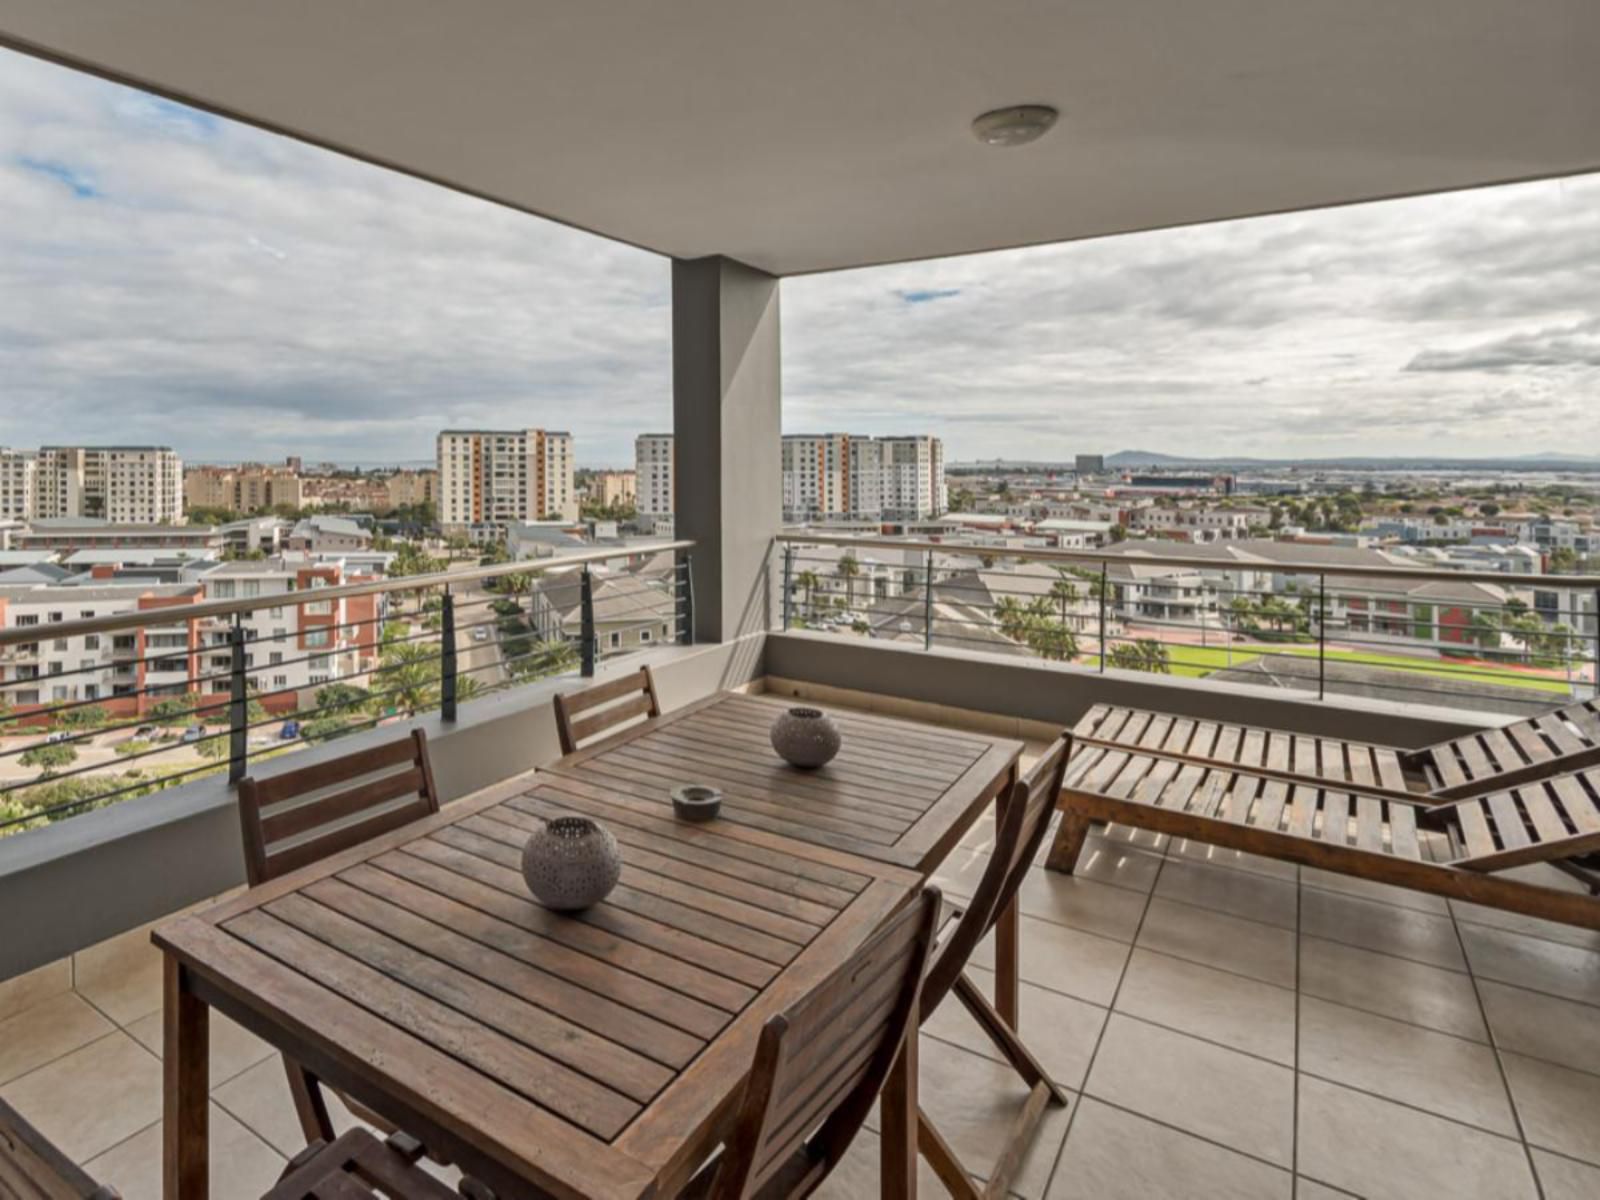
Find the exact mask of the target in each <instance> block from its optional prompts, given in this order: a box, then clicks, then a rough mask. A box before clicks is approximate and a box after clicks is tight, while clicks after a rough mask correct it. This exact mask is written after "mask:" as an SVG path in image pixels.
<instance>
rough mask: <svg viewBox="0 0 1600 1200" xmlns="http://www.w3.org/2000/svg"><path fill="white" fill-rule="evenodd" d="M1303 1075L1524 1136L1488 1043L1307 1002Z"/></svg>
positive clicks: (1303, 1021) (1322, 1002) (1302, 1034)
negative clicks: (1317, 1076)
mask: <svg viewBox="0 0 1600 1200" xmlns="http://www.w3.org/2000/svg"><path fill="white" fill-rule="evenodd" d="M1300 1070H1302V1071H1305V1072H1309V1073H1310V1074H1312V1075H1320V1076H1322V1077H1323V1078H1324V1079H1331V1080H1333V1081H1334V1082H1336V1083H1343V1084H1346V1085H1347V1086H1349V1087H1355V1088H1361V1089H1362V1090H1363V1091H1368V1092H1376V1093H1378V1094H1379V1095H1380V1096H1387V1097H1388V1098H1389V1099H1391V1100H1398V1101H1400V1102H1401V1103H1403V1104H1412V1105H1415V1106H1416V1107H1417V1108H1425V1109H1427V1110H1428V1111H1429V1112H1433V1113H1438V1114H1439V1115H1440V1116H1442V1117H1451V1118H1453V1119H1455V1120H1457V1121H1465V1122H1467V1123H1468V1124H1469V1125H1476V1126H1478V1127H1479V1128H1481V1129H1487V1130H1490V1131H1491V1132H1493V1133H1503V1134H1505V1135H1506V1136H1507V1137H1515V1136H1516V1135H1517V1125H1516V1121H1515V1120H1514V1119H1513V1118H1512V1115H1511V1104H1510V1102H1509V1100H1508V1099H1507V1098H1506V1089H1505V1084H1504V1082H1503V1081H1502V1080H1501V1078H1500V1068H1499V1066H1498V1065H1497V1064H1496V1062H1495V1056H1494V1051H1493V1050H1491V1049H1490V1048H1489V1047H1488V1046H1485V1045H1484V1044H1483V1043H1481V1042H1469V1041H1466V1040H1464V1039H1462V1038H1458V1037H1451V1036H1450V1035H1449V1034H1447V1033H1434V1032H1432V1031H1431V1030H1427V1029H1418V1028H1417V1027H1416V1026H1415V1025H1406V1024H1404V1023H1403V1022H1400V1021H1391V1020H1390V1019H1389V1018H1387V1017H1378V1016H1373V1015H1372V1014H1371V1013H1365V1012H1358V1011H1357V1010H1355V1009H1353V1008H1344V1007H1342V1006H1340V1005H1337V1004H1329V1003H1328V1002H1327V1001H1325V1000H1317V999H1314V998H1312V997H1309V996H1303V997H1301V1000H1300Z"/></svg>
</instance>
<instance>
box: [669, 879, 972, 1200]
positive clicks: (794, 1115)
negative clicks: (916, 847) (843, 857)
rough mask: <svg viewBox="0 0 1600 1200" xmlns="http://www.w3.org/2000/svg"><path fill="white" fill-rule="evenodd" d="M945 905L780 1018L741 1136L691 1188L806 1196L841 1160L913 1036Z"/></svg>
mask: <svg viewBox="0 0 1600 1200" xmlns="http://www.w3.org/2000/svg"><path fill="white" fill-rule="evenodd" d="M940 906H941V900H940V896H939V891H938V889H937V888H926V889H924V890H923V892H922V894H921V896H920V898H919V899H918V900H916V901H914V902H913V903H910V904H907V905H906V906H905V907H904V908H902V909H901V910H900V912H899V913H897V914H896V915H895V916H894V917H891V918H890V919H889V921H888V922H887V923H886V924H885V925H884V927H883V928H882V929H880V930H879V931H878V932H877V933H876V934H875V935H874V936H873V937H872V938H871V939H870V940H869V941H868V942H867V943H866V944H865V945H864V946H862V947H861V949H859V950H857V951H856V953H855V954H854V955H852V956H851V958H850V960H849V961H848V962H846V963H845V964H844V965H843V966H841V967H840V968H839V969H838V970H836V971H834V972H833V973H832V974H831V975H829V976H828V978H827V979H825V980H824V981H823V982H822V983H820V984H819V985H818V986H817V987H815V988H813V989H812V990H811V991H810V992H809V993H807V994H806V995H805V996H804V997H802V998H801V999H800V1000H799V1001H798V1002H796V1003H795V1004H793V1005H791V1006H790V1007H789V1008H788V1009H787V1010H786V1011H785V1012H783V1013H781V1014H779V1015H778V1016H775V1017H773V1018H771V1019H770V1020H769V1021H768V1022H767V1023H766V1025H765V1026H763V1028H762V1030H761V1039H760V1041H759V1042H758V1043H757V1045H756V1056H755V1063H754V1065H753V1066H752V1068H751V1071H750V1075H749V1079H748V1081H747V1082H746V1083H745V1090H744V1098H743V1101H742V1102H741V1104H740V1107H739V1113H738V1116H737V1118H736V1119H735V1122H734V1126H733V1132H732V1134H730V1135H729V1137H728V1139H727V1141H726V1142H725V1143H724V1145H723V1147H722V1151H721V1153H720V1154H719V1155H718V1156H717V1157H716V1158H714V1159H712V1160H711V1161H710V1162H709V1163H707V1164H706V1166H704V1167H703V1168H701V1170H700V1171H699V1172H698V1173H697V1174H696V1175H695V1176H694V1178H693V1179H691V1180H690V1181H689V1183H688V1185H687V1186H686V1187H685V1188H684V1190H683V1192H682V1193H681V1194H682V1195H683V1196H685V1197H690V1198H692V1200H700V1198H702V1197H703V1198H707V1200H749V1198H752V1197H758V1198H759V1200H790V1198H793V1200H799V1198H800V1197H803V1196H806V1195H808V1194H809V1193H810V1192H812V1191H813V1190H814V1189H815V1188H816V1187H817V1185H818V1184H820V1183H821V1182H822V1181H823V1180H824V1179H825V1178H827V1175H828V1173H829V1172H830V1171H832V1170H833V1168H834V1167H836V1166H837V1165H838V1164H839V1161H840V1159H842V1158H843V1157H844V1155H845V1151H846V1150H847V1149H848V1148H849V1146H850V1142H851V1140H852V1139H853V1138H854V1137H855V1135H856V1134H857V1132H859V1131H860V1129H861V1126H862V1124H863V1122H865V1121H866V1119H867V1116H868V1114H869V1113H870V1112H871V1111H872V1105H873V1104H874V1103H875V1102H876V1100H877V1098H878V1092H879V1090H880V1089H881V1088H882V1087H883V1085H884V1082H885V1080H887V1079H888V1077H889V1071H890V1068H891V1067H892V1066H893V1064H894V1061H895V1059H896V1057H897V1056H898V1055H899V1054H900V1052H901V1049H902V1047H903V1045H904V1043H905V1041H906V1039H907V1037H915V1036H916V1030H915V1028H914V1025H915V1017H916V1012H917V996H918V993H919V991H920V990H921V986H922V979H923V972H924V970H925V969H926V966H927V961H928V951H929V949H930V948H931V946H932V944H933V934H934V926H935V923H936V922H937V920H938V915H939V909H940Z"/></svg>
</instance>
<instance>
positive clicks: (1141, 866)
mask: <svg viewBox="0 0 1600 1200" xmlns="http://www.w3.org/2000/svg"><path fill="white" fill-rule="evenodd" d="M1052 836H1053V835H1052ZM1050 842H1051V839H1050V838H1046V839H1045V843H1044V845H1042V846H1040V847H1039V855H1038V857H1037V859H1035V861H1036V862H1039V863H1043V862H1044V860H1045V859H1046V858H1047V857H1048V856H1049V854H1050ZM1161 863H1162V856H1161V855H1160V854H1158V853H1156V852H1155V851H1152V850H1147V849H1144V848H1141V847H1139V846H1135V845H1130V844H1129V843H1128V842H1126V841H1122V840H1119V839H1117V838H1108V837H1104V836H1102V835H1100V834H1090V835H1089V836H1088V837H1086V838H1085V839H1084V840H1083V850H1082V851H1081V852H1080V853H1079V855H1078V864H1077V867H1076V868H1075V869H1074V870H1073V872H1072V873H1073V874H1074V875H1075V876H1077V877H1078V878H1079V879H1092V880H1093V881H1094V882H1096V883H1109V884H1110V885H1111V886H1112V887H1121V888H1128V889H1130V890H1131V891H1135V892H1144V893H1148V892H1149V891H1150V889H1151V888H1152V887H1153V886H1154V885H1155V881H1156V876H1157V875H1159V874H1160V873H1161Z"/></svg>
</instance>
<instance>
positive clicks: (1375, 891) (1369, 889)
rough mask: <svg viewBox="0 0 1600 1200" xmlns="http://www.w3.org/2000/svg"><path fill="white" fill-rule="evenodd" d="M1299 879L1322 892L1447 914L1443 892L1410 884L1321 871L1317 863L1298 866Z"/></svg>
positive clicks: (1419, 910)
mask: <svg viewBox="0 0 1600 1200" xmlns="http://www.w3.org/2000/svg"><path fill="white" fill-rule="evenodd" d="M1300 882H1301V883H1303V884H1305V886H1306V887H1314V888H1318V889H1320V890H1321V891H1324V892H1339V893H1341V894H1342V895H1346V896H1356V897H1359V898H1360V899H1362V900H1376V901H1378V902H1379V903H1382V904H1393V905H1395V906H1396V907H1399V908H1414V909H1416V910H1417V911H1418V912H1426V913H1433V914H1435V915H1436V916H1441V917H1443V916H1448V915H1449V913H1450V908H1449V905H1448V904H1447V903H1446V902H1445V899H1444V897H1442V896H1430V895H1428V893H1427V892H1416V891H1412V890H1411V889H1410V888H1403V887H1395V886H1394V884H1392V883H1378V882H1377V881H1376V880H1372V879H1357V878H1356V877H1355V876H1354V875H1340V874H1339V873H1338V872H1336V871H1320V870H1318V869H1317V868H1316V867H1301V868H1300Z"/></svg>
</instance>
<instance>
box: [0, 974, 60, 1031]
mask: <svg viewBox="0 0 1600 1200" xmlns="http://www.w3.org/2000/svg"><path fill="white" fill-rule="evenodd" d="M71 990H72V960H71V959H70V958H63V959H58V960H57V961H55V962H53V963H46V964H45V965H44V966H42V967H36V968H35V969H34V970H32V971H24V972H23V973H22V974H21V975H13V976H12V977H11V978H10V979H3V980H0V1021H3V1020H5V1019H6V1018H7V1017H14V1016H16V1015H17V1014H18V1013H21V1012H26V1011H27V1010H28V1009H30V1008H37V1007H38V1006H39V1005H40V1004H42V1003H43V1002H44V1001H46V1000H48V999H50V997H52V996H59V995H60V994H61V993H62V992H68V991H71Z"/></svg>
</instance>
